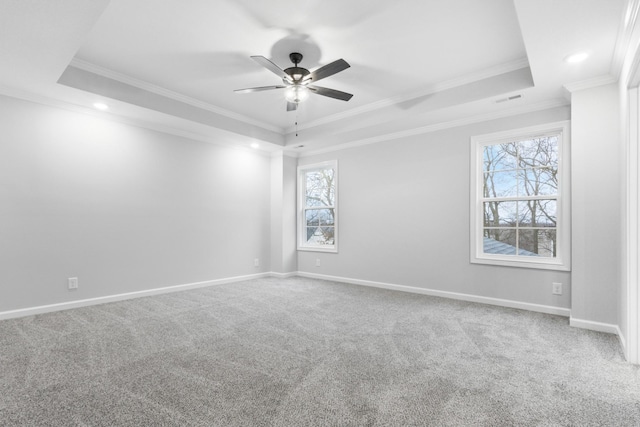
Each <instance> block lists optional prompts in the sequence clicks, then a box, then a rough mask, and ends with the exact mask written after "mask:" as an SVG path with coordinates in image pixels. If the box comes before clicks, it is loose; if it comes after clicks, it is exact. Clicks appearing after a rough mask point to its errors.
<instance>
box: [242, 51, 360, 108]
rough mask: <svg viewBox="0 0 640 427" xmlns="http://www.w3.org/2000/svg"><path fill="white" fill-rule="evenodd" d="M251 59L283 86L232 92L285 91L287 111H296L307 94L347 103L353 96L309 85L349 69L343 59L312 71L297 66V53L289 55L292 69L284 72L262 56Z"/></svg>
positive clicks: (299, 57)
mask: <svg viewBox="0 0 640 427" xmlns="http://www.w3.org/2000/svg"><path fill="white" fill-rule="evenodd" d="M251 59H253V60H254V61H256V62H257V63H258V64H260V65H262V66H263V67H264V68H266V69H267V70H269V71H271V72H272V73H274V74H276V75H277V76H278V77H280V78H281V79H282V82H283V83H284V85H276V86H261V87H251V88H247V89H236V90H235V91H234V92H237V93H249V92H260V91H263V90H273V89H285V94H284V97H285V98H286V100H287V111H293V110H296V109H297V108H298V103H300V102H302V101H304V100H305V99H307V98H308V97H309V93H315V94H316V95H322V96H328V97H329V98H335V99H339V100H342V101H348V100H350V99H351V97H352V96H353V95H352V94H350V93H346V92H342V91H339V90H335V89H329V88H326V87H320V86H315V85H312V84H311V83H315V82H317V81H319V80H321V79H324V78H327V77H329V76H332V75H334V74H336V73H339V72H340V71H344V70H346V69H347V68H349V67H350V65H349V64H348V63H347V61H345V60H344V59H338V60H337V61H333V62H332V63H330V64H327V65H324V66H322V67H320V68H318V69H317V70H314V71H309V70H307V69H306V68H302V67H298V64H299V63H300V62H302V54H301V53H298V52H293V53H291V54H289V59H291V62H293V67H289V68H286V69H284V70H283V69H281V68H280V67H278V66H277V65H276V64H274V63H273V62H271V61H270V60H268V59H267V58H265V57H264V56H252V57H251Z"/></svg>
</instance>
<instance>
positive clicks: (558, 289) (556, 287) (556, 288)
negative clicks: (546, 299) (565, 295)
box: [551, 282, 562, 295]
mask: <svg viewBox="0 0 640 427" xmlns="http://www.w3.org/2000/svg"><path fill="white" fill-rule="evenodd" d="M551 285H552V289H551V293H552V294H553V295H562V283H558V282H553V283H552V284H551Z"/></svg>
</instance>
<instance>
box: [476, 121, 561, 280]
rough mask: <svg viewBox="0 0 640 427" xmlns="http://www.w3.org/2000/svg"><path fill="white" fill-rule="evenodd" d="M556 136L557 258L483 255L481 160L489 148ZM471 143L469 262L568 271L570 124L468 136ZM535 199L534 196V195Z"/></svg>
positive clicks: (482, 161)
mask: <svg viewBox="0 0 640 427" xmlns="http://www.w3.org/2000/svg"><path fill="white" fill-rule="evenodd" d="M551 135H557V136H558V191H557V195H556V200H557V202H556V203H557V217H556V247H557V250H556V257H555V258H549V257H531V256H522V255H500V254H487V253H484V245H483V236H484V207H483V202H484V197H483V189H484V187H483V186H484V180H483V175H482V174H484V157H483V149H484V147H485V146H488V145H495V144H503V143H507V142H517V141H522V140H526V139H530V138H535V137H541V136H551ZM470 142H471V144H470V203H469V205H470V227H469V228H470V230H469V231H470V262H471V263H473V264H490V265H499V266H509V267H521V268H534V269H544V270H559V271H570V270H571V223H570V219H571V201H570V164H571V163H570V122H569V121H561V122H555V123H548V124H542V125H538V126H531V127H526V128H519V129H513V130H508V131H504V132H496V133H491V134H485V135H478V136H472V137H471V141H470ZM534 197H535V196H534Z"/></svg>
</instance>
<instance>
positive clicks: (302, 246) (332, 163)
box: [297, 160, 339, 253]
mask: <svg viewBox="0 0 640 427" xmlns="http://www.w3.org/2000/svg"><path fill="white" fill-rule="evenodd" d="M327 167H330V168H333V180H334V185H335V188H334V198H335V199H334V203H333V209H334V218H333V220H334V231H333V242H334V244H333V245H324V246H312V245H307V244H306V239H305V238H304V236H305V235H306V223H305V218H304V208H305V199H306V194H305V182H304V176H305V173H306V172H309V171H313V170H317V169H326V168H327ZM338 182H339V179H338V161H337V160H329V161H326V162H321V163H314V164H311V165H303V166H298V214H297V222H298V227H297V229H298V250H299V251H310V252H330V253H338V217H339V214H338Z"/></svg>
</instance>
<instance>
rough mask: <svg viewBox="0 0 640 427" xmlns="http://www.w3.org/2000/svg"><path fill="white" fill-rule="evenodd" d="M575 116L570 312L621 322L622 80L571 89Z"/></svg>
mask: <svg viewBox="0 0 640 427" xmlns="http://www.w3.org/2000/svg"><path fill="white" fill-rule="evenodd" d="M571 117H572V123H571V129H572V132H571V133H572V135H571V138H572V193H571V195H572V205H573V207H572V213H571V216H572V228H573V233H572V236H573V239H572V252H573V254H572V260H573V271H572V282H573V298H572V307H571V317H572V319H577V320H587V321H590V322H599V323H605V324H612V325H617V324H618V322H619V319H618V314H617V313H618V307H619V303H618V301H619V299H620V297H619V291H620V287H621V285H620V284H621V281H622V274H621V271H622V251H621V248H622V236H621V226H622V224H621V222H622V221H621V219H622V215H621V211H622V206H623V205H622V203H623V199H622V192H621V188H623V187H622V184H623V176H622V175H623V174H624V168H623V164H624V163H623V161H622V152H623V145H622V142H623V140H622V136H621V129H620V128H621V120H620V109H619V94H618V87H617V85H616V84H610V85H606V86H599V87H596V88H593V89H587V90H581V91H577V92H574V93H572V95H571Z"/></svg>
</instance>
